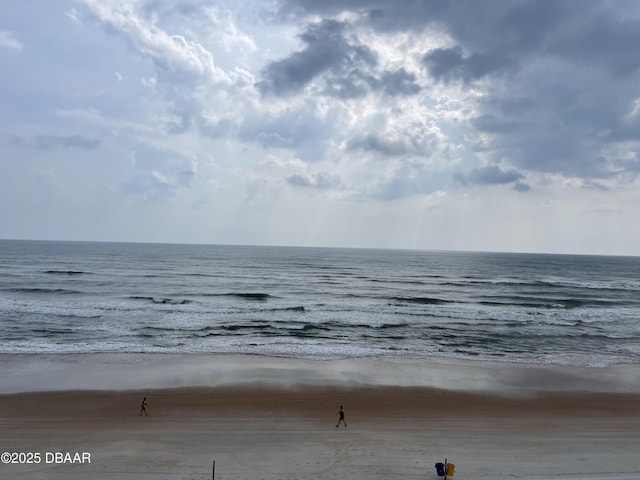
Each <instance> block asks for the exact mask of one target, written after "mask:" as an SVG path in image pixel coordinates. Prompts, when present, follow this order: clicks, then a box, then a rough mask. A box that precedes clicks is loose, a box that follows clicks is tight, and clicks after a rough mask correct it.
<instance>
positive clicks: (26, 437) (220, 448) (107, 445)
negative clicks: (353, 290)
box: [0, 354, 640, 480]
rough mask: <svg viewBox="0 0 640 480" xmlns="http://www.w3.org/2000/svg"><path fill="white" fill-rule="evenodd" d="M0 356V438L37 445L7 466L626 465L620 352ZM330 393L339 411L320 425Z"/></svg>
mask: <svg viewBox="0 0 640 480" xmlns="http://www.w3.org/2000/svg"><path fill="white" fill-rule="evenodd" d="M0 363H1V364H2V366H3V368H2V369H1V370H0V372H1V373H0V388H2V392H1V393H2V394H1V395H0V424H2V427H3V428H2V431H3V435H2V438H1V439H0V450H1V451H2V452H8V453H10V454H13V453H29V452H31V453H39V454H40V458H41V461H40V462H39V463H33V462H32V463H25V462H20V461H19V460H20V457H17V456H14V458H15V460H16V461H15V462H10V463H7V464H2V465H0V469H1V472H0V476H1V477H2V478H7V479H29V480H31V479H84V478H94V479H98V480H102V479H104V480H110V479H116V478H131V479H149V480H151V479H157V478H166V479H209V478H212V475H213V470H214V462H215V478H216V479H248V480H250V479H304V478H309V479H312V478H313V479H354V480H359V479H362V480H364V479H382V478H398V479H424V478H437V477H436V470H435V468H434V464H435V463H437V462H441V461H444V459H445V458H447V459H448V460H449V462H452V463H454V464H455V465H456V471H455V476H454V478H465V479H484V478H528V479H552V478H569V479H578V478H585V479H640V456H639V455H638V452H640V433H638V432H640V414H639V413H638V412H639V405H640V393H639V392H638V385H639V382H638V378H637V377H638V369H637V367H636V366H633V365H627V366H619V367H609V368H606V369H580V368H565V367H551V366H535V365H509V364H474V363H471V362H450V361H437V360H434V361H425V360H408V359H404V360H394V359H349V360H332V361H317V360H314V361H311V360H302V359H289V358H270V357H257V356H256V357H252V356H235V355H229V356H227V355H223V356H220V355H211V356H206V355H197V356H195V355H107V354H101V355H91V354H86V355H52V356H47V355H1V356H0ZM144 397H146V398H147V403H148V406H147V411H148V414H149V415H148V416H145V415H142V416H140V415H139V411H140V403H141V401H142V399H143V398H144ZM340 405H344V409H345V412H346V421H347V425H348V426H347V427H344V426H342V425H341V426H340V427H338V428H336V423H337V421H338V415H337V412H338V409H339V407H340ZM56 453H58V454H62V456H58V457H56V456H55V455H56ZM66 454H69V456H68V457H65V455H66ZM76 454H78V457H75V455H76ZM86 455H88V456H89V459H90V461H84V462H81V461H77V462H73V461H67V462H65V461H59V462H56V461H55V460H56V458H58V459H61V460H64V458H69V459H70V460H73V459H74V458H77V459H83V458H84V459H85V460H86V459H87V456H86ZM22 459H25V460H26V457H24V456H23V457H22ZM47 460H51V461H47Z"/></svg>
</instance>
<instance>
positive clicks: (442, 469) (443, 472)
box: [436, 462, 447, 477]
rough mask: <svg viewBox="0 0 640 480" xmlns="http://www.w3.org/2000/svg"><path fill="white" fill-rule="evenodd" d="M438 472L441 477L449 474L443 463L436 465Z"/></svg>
mask: <svg viewBox="0 0 640 480" xmlns="http://www.w3.org/2000/svg"><path fill="white" fill-rule="evenodd" d="M436 472H437V473H438V476H439V477H444V476H445V475H446V473H447V471H446V469H445V465H444V463H442V462H438V463H436Z"/></svg>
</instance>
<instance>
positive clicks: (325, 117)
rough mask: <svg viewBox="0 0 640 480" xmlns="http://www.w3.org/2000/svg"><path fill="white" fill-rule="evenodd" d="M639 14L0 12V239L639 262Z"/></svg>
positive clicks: (376, 9)
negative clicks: (628, 258) (606, 257)
mask: <svg viewBox="0 0 640 480" xmlns="http://www.w3.org/2000/svg"><path fill="white" fill-rule="evenodd" d="M639 149H640V3H639V2H636V1H632V0H629V1H627V0H615V1H593V0H491V1H477V0H406V1H397V0H323V1H316V0H260V1H258V0H237V1H222V0H206V1H205V0H68V1H55V2H42V1H36V0H3V1H2V2H0V238H11V239H38V240H90V241H127V242H161V243H164V242H169V243H204V244H245V245H247V244H248V245H254V244H255V245H299V246H334V247H362V248H403V249H405V248H406V249H429V250H431V249H435V250H473V251H509V252H511V251H516V252H548V253H580V254H583V253H584V254H613V255H640V221H639V220H638V219H640V189H639V188H638V187H640V179H639V178H638V177H639V174H640V157H639V154H638V152H639Z"/></svg>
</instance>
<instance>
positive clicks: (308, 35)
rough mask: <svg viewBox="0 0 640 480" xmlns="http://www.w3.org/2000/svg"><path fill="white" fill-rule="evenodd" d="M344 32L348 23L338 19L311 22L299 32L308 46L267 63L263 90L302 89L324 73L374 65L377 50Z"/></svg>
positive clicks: (342, 73)
mask: <svg viewBox="0 0 640 480" xmlns="http://www.w3.org/2000/svg"><path fill="white" fill-rule="evenodd" d="M344 33H345V24H344V23H342V22H338V21H335V20H323V21H322V22H320V23H317V24H311V25H309V26H308V27H307V29H306V31H305V32H304V33H303V34H301V35H300V39H301V40H302V41H303V42H304V43H305V44H306V47H305V48H304V49H303V50H300V51H298V52H295V53H293V54H292V55H291V56H289V57H287V58H284V59H282V60H279V61H276V62H273V63H270V64H269V65H267V67H266V68H265V69H264V71H263V77H264V80H263V81H261V82H259V83H258V88H259V89H260V90H261V91H262V93H264V94H268V93H273V94H275V95H286V94H289V93H296V92H298V91H300V90H301V89H303V88H304V87H305V86H306V85H307V84H308V83H309V82H311V81H312V80H313V79H314V78H315V77H317V76H319V75H321V74H323V73H330V74H333V75H336V74H341V75H344V74H345V73H348V72H350V71H353V70H356V71H357V70H358V69H360V68H362V67H363V66H367V65H369V66H371V65H375V63H376V56H375V55H374V53H373V52H372V51H371V50H370V49H369V48H368V47H366V46H365V45H362V44H361V43H360V42H359V41H358V40H357V39H355V38H349V39H347V38H346V37H345V36H344Z"/></svg>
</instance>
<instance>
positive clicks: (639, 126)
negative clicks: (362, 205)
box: [280, 0, 640, 191]
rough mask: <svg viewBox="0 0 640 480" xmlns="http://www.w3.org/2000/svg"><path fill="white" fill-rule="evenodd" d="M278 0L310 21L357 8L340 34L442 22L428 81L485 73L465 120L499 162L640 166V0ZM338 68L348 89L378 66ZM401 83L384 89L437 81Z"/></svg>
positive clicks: (380, 147) (368, 139) (373, 142)
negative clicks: (639, 1)
mask: <svg viewBox="0 0 640 480" xmlns="http://www.w3.org/2000/svg"><path fill="white" fill-rule="evenodd" d="M280 5H281V14H282V15H286V16H289V17H292V16H293V17H297V18H298V19H302V20H303V21H305V20H306V19H308V18H313V17H317V16H320V17H325V18H326V17H335V16H337V15H339V14H341V13H345V12H351V13H355V14H356V16H352V17H349V18H351V19H352V20H350V22H351V23H347V22H345V23H343V24H342V25H343V27H342V28H343V34H342V35H343V36H346V35H347V34H346V33H345V32H346V31H347V30H348V29H352V30H353V31H355V30H356V29H357V28H358V27H359V26H362V25H365V26H366V27H367V28H369V29H372V30H373V31H376V32H378V33H383V34H386V33H394V32H413V33H416V34H419V33H424V32H427V33H433V34H436V35H437V34H443V33H445V34H446V38H447V41H446V43H444V44H443V45H440V46H438V47H437V48H434V49H431V50H428V51H424V52H422V58H421V60H422V64H423V66H424V67H425V68H424V72H423V73H424V74H425V75H427V76H428V79H430V80H431V82H433V81H435V82H441V83H445V84H448V83H452V82H460V83H461V85H462V86H463V87H469V86H472V85H473V86H474V87H477V86H476V85H474V84H475V83H476V82H479V81H482V85H481V88H482V97H481V98H480V99H479V100H478V104H477V108H476V110H477V114H476V115H475V117H474V118H471V119H470V121H469V122H468V127H469V128H470V130H471V131H472V132H476V133H478V134H481V137H479V138H480V139H481V140H479V142H478V143H477V145H476V146H475V152H483V154H484V155H485V156H486V157H487V159H488V160H490V161H492V162H494V163H495V164H498V163H502V162H508V163H510V164H511V165H513V166H514V167H515V168H516V169H517V170H514V171H516V172H517V171H537V172H543V173H554V174H560V175H564V176H568V177H579V178H583V179H598V180H602V179H611V178H613V177H620V178H634V177H635V176H637V175H638V174H639V172H638V170H637V168H636V162H634V161H633V160H632V159H633V158H635V157H634V155H637V153H638V150H639V149H640V147H639V144H638V142H640V111H639V110H640V108H639V107H638V104H637V99H639V98H640V87H638V85H640V49H638V45H640V8H638V7H636V4H634V3H632V2H626V3H621V2H607V1H599V0H518V1H513V0H494V1H491V2H479V1H477V0H456V1H447V0H414V1H404V2H398V1H395V0H327V1H323V2H317V1H314V0H281V2H280ZM283 18H284V17H283ZM443 38H444V37H443ZM370 47H371V48H372V49H374V45H373V44H372V45H370ZM404 73H405V74H407V75H409V74H408V72H404ZM374 77H375V78H378V79H382V78H384V75H377V76H374ZM341 78H342V80H343V83H344V85H343V88H342V90H340V91H341V92H344V93H345V94H346V93H348V94H350V95H356V94H358V95H362V94H364V91H365V89H367V88H369V89H374V88H375V82H374V81H372V80H371V78H373V77H371V76H370V77H368V78H365V77H364V76H361V77H359V81H360V83H357V82H353V81H351V80H346V79H348V78H349V77H347V76H342V77H341ZM398 78H399V77H398ZM356 85H357V86H358V87H359V90H358V89H357V88H356ZM403 85H405V86H407V87H408V88H404V89H403V88H398V89H395V90H394V89H393V88H387V94H388V95H391V94H393V92H396V94H397V95H407V94H410V93H415V92H416V91H417V90H419V85H423V86H425V87H427V88H428V86H429V80H427V79H424V78H422V77H420V78H415V79H408V78H407V83H405V84H403ZM383 90H384V89H383ZM349 146H350V147H351V148H356V147H358V148H361V149H369V150H371V151H374V150H377V151H379V152H381V153H385V154H392V153H393V154H399V155H401V154H402V153H401V149H400V148H399V146H398V145H386V144H385V143H384V142H383V141H382V140H380V139H379V138H377V137H375V136H366V135H365V136H364V137H362V138H360V139H359V140H354V141H352V142H350V143H349ZM490 173H492V172H491V171H486V172H483V171H482V170H479V171H478V172H475V173H472V174H469V175H470V176H468V177H466V181H468V182H471V183H473V182H475V183H479V184H490V182H488V180H489V179H490V178H491V175H489V174H490ZM493 173H498V172H497V171H493ZM483 175H488V177H487V178H485V177H484V176H483ZM499 178H502V177H500V175H498V176H495V177H493V180H498V179H499ZM483 180H484V182H483ZM517 182H518V180H517V179H516V180H512V181H510V182H509V183H513V184H514V185H515V187H514V188H515V189H516V190H519V191H524V190H526V188H527V187H528V186H527V185H526V184H521V182H520V184H519V183H517Z"/></svg>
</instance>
